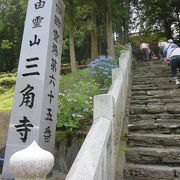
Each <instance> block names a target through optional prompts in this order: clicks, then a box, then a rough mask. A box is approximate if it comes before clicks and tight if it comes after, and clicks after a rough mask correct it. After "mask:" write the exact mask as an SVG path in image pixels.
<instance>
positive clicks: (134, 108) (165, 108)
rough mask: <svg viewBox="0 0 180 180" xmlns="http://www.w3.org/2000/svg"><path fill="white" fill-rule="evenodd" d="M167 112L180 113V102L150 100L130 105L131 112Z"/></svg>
mask: <svg viewBox="0 0 180 180" xmlns="http://www.w3.org/2000/svg"><path fill="white" fill-rule="evenodd" d="M142 97H143V96H142ZM165 112H167V113H170V114H180V103H172V102H170V103H163V102H149V103H147V104H136V105H131V107H130V114H144V113H146V114H147V113H149V114H158V113H165Z"/></svg>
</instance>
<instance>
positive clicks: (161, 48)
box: [158, 40, 167, 60]
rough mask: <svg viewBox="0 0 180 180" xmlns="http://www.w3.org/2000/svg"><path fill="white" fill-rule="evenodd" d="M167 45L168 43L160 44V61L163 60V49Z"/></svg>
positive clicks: (160, 42) (161, 41)
mask: <svg viewBox="0 0 180 180" xmlns="http://www.w3.org/2000/svg"><path fill="white" fill-rule="evenodd" d="M166 45H167V42H165V41H163V40H160V41H159V43H158V47H159V59H160V60H163V49H164V47H165V46H166Z"/></svg>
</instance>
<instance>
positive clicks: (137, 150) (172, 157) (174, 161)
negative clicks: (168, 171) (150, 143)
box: [126, 147, 180, 166]
mask: <svg viewBox="0 0 180 180" xmlns="http://www.w3.org/2000/svg"><path fill="white" fill-rule="evenodd" d="M126 160H127V162H130V163H138V164H156V165H170V166H180V148H171V147H166V148H148V147H134V148H128V150H127V152H126Z"/></svg>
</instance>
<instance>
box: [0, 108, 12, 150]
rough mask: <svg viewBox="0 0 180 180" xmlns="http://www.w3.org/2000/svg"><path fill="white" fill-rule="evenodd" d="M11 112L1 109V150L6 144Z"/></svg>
mask: <svg viewBox="0 0 180 180" xmlns="http://www.w3.org/2000/svg"><path fill="white" fill-rule="evenodd" d="M10 113H11V112H10V111H0V150H1V149H3V148H4V147H5V144H6V139H7V132H8V126H9V119H10Z"/></svg>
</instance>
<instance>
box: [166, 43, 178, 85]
mask: <svg viewBox="0 0 180 180" xmlns="http://www.w3.org/2000/svg"><path fill="white" fill-rule="evenodd" d="M166 61H167V62H169V64H170V67H171V74H172V80H173V81H175V83H176V85H179V84H180V82H179V80H178V78H177V69H178V68H179V69H180V48H179V47H178V46H177V45H176V46H171V48H169V49H168V50H167V56H166Z"/></svg>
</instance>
